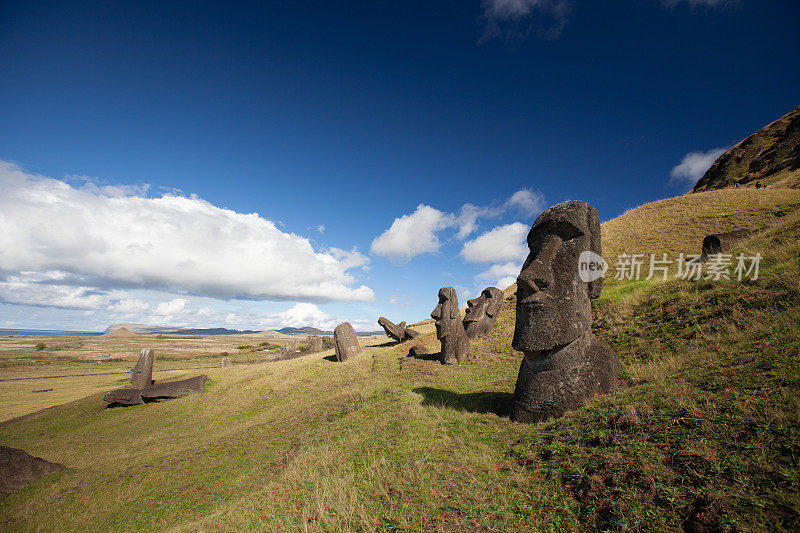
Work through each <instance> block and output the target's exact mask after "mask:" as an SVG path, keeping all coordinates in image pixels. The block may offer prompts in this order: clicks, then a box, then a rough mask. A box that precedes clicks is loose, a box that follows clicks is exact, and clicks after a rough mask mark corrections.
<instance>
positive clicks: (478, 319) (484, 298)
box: [464, 287, 503, 339]
mask: <svg viewBox="0 0 800 533" xmlns="http://www.w3.org/2000/svg"><path fill="white" fill-rule="evenodd" d="M502 305H503V291H501V290H500V289H498V288H497V287H486V288H485V289H483V291H481V295H480V296H478V297H477V298H475V299H472V300H467V314H466V316H464V330H465V331H466V332H467V337H468V338H470V339H477V338H479V337H483V336H484V335H486V334H487V333H489V332H490V331H491V330H492V327H494V322H495V320H497V316H498V315H499V314H500V306H502Z"/></svg>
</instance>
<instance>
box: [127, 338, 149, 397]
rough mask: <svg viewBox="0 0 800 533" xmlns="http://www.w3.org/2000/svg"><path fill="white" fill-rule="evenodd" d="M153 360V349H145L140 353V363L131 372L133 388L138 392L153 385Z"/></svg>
mask: <svg viewBox="0 0 800 533" xmlns="http://www.w3.org/2000/svg"><path fill="white" fill-rule="evenodd" d="M153 358H154V353H153V349H152V348H143V349H142V351H141V352H139V361H137V362H136V366H134V367H133V371H132V372H131V386H132V387H133V388H134V389H136V390H142V389H144V388H145V387H147V386H148V385H150V384H151V383H153Z"/></svg>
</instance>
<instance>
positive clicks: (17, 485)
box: [0, 446, 65, 498]
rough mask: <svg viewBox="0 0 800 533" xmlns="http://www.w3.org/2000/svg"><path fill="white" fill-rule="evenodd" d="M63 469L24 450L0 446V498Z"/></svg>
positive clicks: (62, 466)
mask: <svg viewBox="0 0 800 533" xmlns="http://www.w3.org/2000/svg"><path fill="white" fill-rule="evenodd" d="M64 468H65V467H64V465H62V464H60V463H51V462H50V461H46V460H44V459H42V458H41V457H34V456H33V455H31V454H29V453H28V452H26V451H25V450H20V449H19V448H9V447H8V446H0V498H2V497H3V496H6V495H8V494H12V493H14V492H17V491H18V490H22V489H24V488H25V487H27V486H28V485H30V484H31V483H33V482H34V481H38V480H39V479H41V478H43V477H45V476H49V475H50V474H53V473H55V472H58V471H59V470H63V469H64Z"/></svg>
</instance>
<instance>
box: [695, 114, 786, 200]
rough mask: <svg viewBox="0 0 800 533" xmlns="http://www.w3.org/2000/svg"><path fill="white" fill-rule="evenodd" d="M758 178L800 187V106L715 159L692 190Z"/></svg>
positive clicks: (766, 182) (752, 181)
mask: <svg viewBox="0 0 800 533" xmlns="http://www.w3.org/2000/svg"><path fill="white" fill-rule="evenodd" d="M757 181H760V182H761V183H763V184H764V185H769V186H770V187H775V188H787V187H788V188H792V189H800V107H797V108H795V109H794V110H793V111H791V112H789V113H787V114H786V115H784V116H782V117H781V118H779V119H778V120H776V121H775V122H773V123H771V124H769V125H767V126H765V127H763V128H761V129H760V130H758V131H757V132H755V133H754V134H752V135H750V136H749V137H748V138H746V139H745V140H743V141H742V142H740V143H739V144H737V145H736V146H734V147H733V148H731V149H730V150H728V151H727V152H725V153H724V154H722V155H721V156H719V157H718V158H717V160H716V161H715V162H714V164H713V165H711V168H709V169H708V171H706V173H705V175H703V177H702V178H700V180H699V181H698V182H697V185H695V186H694V189H692V192H702V191H710V190H713V189H724V188H725V187H731V186H733V184H734V183H736V182H738V183H740V184H742V185H746V186H755V183H756V182H757Z"/></svg>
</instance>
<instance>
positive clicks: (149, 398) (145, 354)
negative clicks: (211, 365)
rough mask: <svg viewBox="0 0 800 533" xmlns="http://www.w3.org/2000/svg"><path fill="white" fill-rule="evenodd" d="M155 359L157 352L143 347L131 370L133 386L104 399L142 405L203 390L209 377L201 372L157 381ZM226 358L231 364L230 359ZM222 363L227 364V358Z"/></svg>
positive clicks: (112, 392)
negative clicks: (154, 370) (196, 374)
mask: <svg viewBox="0 0 800 533" xmlns="http://www.w3.org/2000/svg"><path fill="white" fill-rule="evenodd" d="M154 359H155V353H154V352H153V349H152V348H145V349H143V350H142V351H141V352H140V353H139V361H138V362H137V363H136V366H134V367H133V371H132V372H131V387H130V388H125V389H115V390H112V391H110V392H107V393H106V394H105V395H104V396H103V401H105V402H108V403H109V404H117V405H141V404H143V403H145V402H153V401H160V400H168V399H171V398H180V397H181V396H186V395H187V394H191V393H192V392H197V391H199V390H202V389H203V385H205V382H206V379H208V377H207V376H206V375H205V374H201V375H199V376H195V377H191V378H188V379H182V380H178V381H162V382H159V383H155V382H154V381H153V379H152V376H153V360H154ZM226 359H228V362H229V364H230V359H229V358H226ZM222 364H223V366H225V359H223V363H222Z"/></svg>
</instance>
